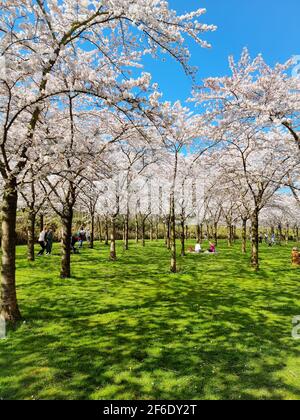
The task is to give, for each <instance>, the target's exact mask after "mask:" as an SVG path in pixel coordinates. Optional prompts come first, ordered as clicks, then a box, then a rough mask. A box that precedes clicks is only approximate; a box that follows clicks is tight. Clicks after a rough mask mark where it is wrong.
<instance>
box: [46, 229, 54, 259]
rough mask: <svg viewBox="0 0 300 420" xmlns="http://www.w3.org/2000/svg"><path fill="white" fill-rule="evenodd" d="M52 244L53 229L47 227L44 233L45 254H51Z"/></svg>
mask: <svg viewBox="0 0 300 420" xmlns="http://www.w3.org/2000/svg"><path fill="white" fill-rule="evenodd" d="M52 245H53V231H52V229H49V230H48V232H47V235H46V255H51V253H52Z"/></svg>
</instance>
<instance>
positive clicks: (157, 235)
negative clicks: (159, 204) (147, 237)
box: [155, 220, 159, 241]
mask: <svg viewBox="0 0 300 420" xmlns="http://www.w3.org/2000/svg"><path fill="white" fill-rule="evenodd" d="M158 239H159V220H157V221H156V224H155V240H156V241H158Z"/></svg>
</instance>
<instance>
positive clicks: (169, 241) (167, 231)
mask: <svg viewBox="0 0 300 420" xmlns="http://www.w3.org/2000/svg"><path fill="white" fill-rule="evenodd" d="M166 235H167V236H166V245H167V249H169V250H171V215H169V216H168V218H167V227H166Z"/></svg>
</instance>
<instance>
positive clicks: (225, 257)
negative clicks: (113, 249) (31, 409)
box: [0, 242, 300, 399]
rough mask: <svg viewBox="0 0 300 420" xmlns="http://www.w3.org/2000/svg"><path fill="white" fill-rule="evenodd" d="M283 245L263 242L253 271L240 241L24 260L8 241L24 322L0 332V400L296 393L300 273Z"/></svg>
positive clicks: (299, 392) (284, 396) (298, 385)
mask: <svg viewBox="0 0 300 420" xmlns="http://www.w3.org/2000/svg"><path fill="white" fill-rule="evenodd" d="M291 247H292V244H291V245H290V246H289V247H284V246H283V247H276V248H273V249H270V248H267V247H266V246H263V248H262V254H261V265H262V269H261V271H260V272H259V273H258V274H256V273H254V272H253V271H252V270H251V269H250V268H249V264H248V262H249V255H248V256H243V255H241V253H240V245H238V244H236V245H235V247H234V248H233V249H228V248H227V247H226V245H225V243H222V244H221V246H220V253H219V255H217V256H211V255H201V256H198V255H189V256H187V257H185V258H184V259H179V265H180V268H181V271H180V272H179V273H178V274H176V275H171V274H169V273H168V267H169V254H168V251H167V250H166V249H165V248H164V246H163V244H162V242H160V243H152V244H150V243H147V246H146V248H145V249H143V248H142V247H141V246H136V245H135V244H132V245H131V250H130V251H129V252H127V253H125V252H124V251H123V250H122V246H121V244H119V245H118V252H119V259H118V261H117V262H115V263H112V262H110V261H108V259H107V255H108V249H107V248H105V247H104V246H102V247H101V250H100V249H99V247H98V248H97V249H96V250H93V251H91V250H88V249H85V250H84V251H83V252H82V254H81V255H76V256H74V257H73V263H72V269H73V274H74V277H73V278H72V279H70V280H61V279H60V278H59V277H58V273H59V264H60V257H59V248H58V247H55V255H54V256H51V257H46V256H45V257H43V258H40V259H38V260H37V261H36V262H35V263H32V264H29V263H28V262H27V260H26V249H25V248H24V247H19V248H18V260H17V266H18V275H17V284H18V296H19V302H20V307H21V310H22V314H23V317H24V319H25V320H26V322H24V323H22V324H20V325H19V326H18V328H17V329H16V330H14V331H13V330H10V331H9V334H8V338H7V339H5V340H2V341H0V399H267V398H268V399H300V363H299V355H300V341H297V340H294V339H292V337H291V330H292V318H293V317H294V316H296V315H300V296H299V277H300V276H299V274H300V270H299V269H295V268H292V267H291V265H290V252H291Z"/></svg>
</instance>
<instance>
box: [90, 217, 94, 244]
mask: <svg viewBox="0 0 300 420" xmlns="http://www.w3.org/2000/svg"><path fill="white" fill-rule="evenodd" d="M94 242H95V213H92V214H91V242H90V248H91V249H94Z"/></svg>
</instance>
